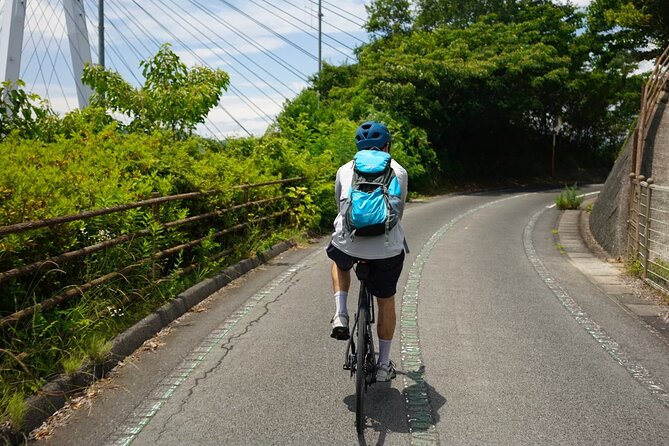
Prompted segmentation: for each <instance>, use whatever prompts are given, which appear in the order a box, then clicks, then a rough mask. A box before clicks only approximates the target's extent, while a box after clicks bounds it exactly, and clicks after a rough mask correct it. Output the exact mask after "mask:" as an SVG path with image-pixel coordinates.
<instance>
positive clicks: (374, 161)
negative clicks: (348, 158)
mask: <svg viewBox="0 0 669 446" xmlns="http://www.w3.org/2000/svg"><path fill="white" fill-rule="evenodd" d="M390 161H391V157H390V154H389V153H386V152H382V151H380V150H360V151H359V152H357V153H356V154H355V156H354V158H353V179H352V181H351V188H350V189H349V195H348V197H347V198H346V200H345V201H344V204H343V206H342V208H341V213H342V215H343V217H344V232H345V233H347V234H350V236H351V237H353V236H363V237H369V236H377V235H382V234H386V236H387V235H388V231H390V229H392V228H393V227H394V226H395V225H396V224H397V222H398V221H399V218H400V206H401V199H402V198H401V196H402V194H401V192H402V191H401V187H400V182H399V180H398V179H397V176H396V175H395V171H393V169H392V168H391V167H390Z"/></svg>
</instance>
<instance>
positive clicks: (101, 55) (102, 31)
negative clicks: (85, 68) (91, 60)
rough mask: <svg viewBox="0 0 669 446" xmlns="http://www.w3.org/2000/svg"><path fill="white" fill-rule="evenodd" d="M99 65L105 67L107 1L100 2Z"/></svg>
mask: <svg viewBox="0 0 669 446" xmlns="http://www.w3.org/2000/svg"><path fill="white" fill-rule="evenodd" d="M98 48H99V50H100V53H99V54H98V64H100V66H101V67H102V68H104V67H105V0H98Z"/></svg>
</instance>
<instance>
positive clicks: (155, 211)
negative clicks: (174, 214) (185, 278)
mask: <svg viewBox="0 0 669 446" xmlns="http://www.w3.org/2000/svg"><path fill="white" fill-rule="evenodd" d="M158 197H159V194H158V192H152V193H151V198H158ZM151 214H152V216H153V222H152V223H154V222H160V204H159V203H151ZM156 252H158V247H157V246H156V236H155V233H154V231H153V230H151V282H154V283H155V281H156V276H157V269H158V268H157V266H156Z"/></svg>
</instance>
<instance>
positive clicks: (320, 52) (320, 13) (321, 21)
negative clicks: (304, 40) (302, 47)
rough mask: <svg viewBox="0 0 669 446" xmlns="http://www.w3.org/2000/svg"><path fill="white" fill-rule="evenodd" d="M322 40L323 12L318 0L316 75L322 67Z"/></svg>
mask: <svg viewBox="0 0 669 446" xmlns="http://www.w3.org/2000/svg"><path fill="white" fill-rule="evenodd" d="M322 40H323V13H322V12H321V0H318V75H319V76H320V74H321V69H322V68H323V52H322Z"/></svg>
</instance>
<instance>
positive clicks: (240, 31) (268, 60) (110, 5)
mask: <svg viewBox="0 0 669 446" xmlns="http://www.w3.org/2000/svg"><path fill="white" fill-rule="evenodd" d="M9 1H11V0H0V23H2V17H1V15H2V14H3V12H2V11H4V6H5V4H6V3H7V2H9ZM82 1H83V4H84V8H85V10H86V16H87V32H88V34H89V36H90V37H89V38H90V44H91V58H92V60H93V62H97V61H98V60H99V59H98V30H97V25H98V22H97V15H98V9H97V8H98V0H82ZM366 3H367V4H369V3H370V0H323V1H322V5H323V10H322V12H323V15H324V17H323V19H324V23H323V35H324V37H323V42H324V44H323V46H322V54H323V59H324V60H325V61H327V62H329V63H332V64H341V63H346V62H347V61H354V56H353V52H352V49H353V48H355V47H356V46H358V45H360V44H361V42H364V41H367V40H368V36H367V34H366V32H365V31H364V30H363V29H362V24H363V22H364V21H365V19H366V11H365V4H366ZM572 3H573V4H575V5H578V6H587V5H588V4H589V3H590V0H575V1H572ZM317 5H318V1H316V0H272V1H267V0H243V1H242V0H105V47H106V51H105V61H106V66H107V67H108V68H112V69H114V70H115V71H118V72H119V73H120V74H121V75H122V76H123V77H124V78H125V79H126V80H128V81H130V82H131V83H133V84H134V85H136V86H137V85H139V84H140V83H141V82H143V78H142V76H141V69H140V67H139V61H140V60H142V59H146V58H147V57H149V56H152V55H153V54H155V52H156V50H157V48H158V46H159V45H160V44H162V43H165V42H169V43H171V44H172V49H173V50H174V51H175V52H176V53H177V54H178V55H179V56H180V57H181V59H182V61H183V62H184V63H186V64H187V65H189V66H192V65H196V64H197V65H203V64H206V65H208V66H211V67H215V68H221V69H223V70H225V71H226V72H228V74H229V75H230V78H231V85H230V88H229V90H228V91H227V92H226V93H225V94H224V95H223V98H222V100H221V104H220V105H221V107H216V108H214V109H213V110H212V111H211V112H210V114H209V116H208V119H207V122H206V125H204V126H200V128H198V131H199V132H200V133H202V134H204V135H207V136H215V137H218V138H225V137H228V136H245V135H247V134H248V133H252V134H256V135H260V134H262V133H263V132H264V131H265V129H266V128H267V126H268V124H269V122H271V120H272V118H273V117H274V116H275V115H276V114H277V113H278V112H279V111H280V110H281V108H282V106H283V104H284V103H285V101H286V100H288V99H291V98H293V97H295V95H296V94H297V93H298V92H299V91H300V90H302V89H303V88H304V87H305V86H306V85H307V80H306V79H307V78H308V77H309V76H312V75H313V74H315V73H316V72H317V70H318V62H317V55H318V41H317V38H316V37H317V27H318V21H317ZM25 22H26V23H25V33H24V37H23V53H22V60H21V78H22V79H23V80H24V81H25V82H26V83H27V88H28V90H30V91H32V92H35V93H38V94H39V95H41V96H43V97H45V98H48V99H49V101H50V103H51V106H52V107H53V108H54V110H56V111H58V112H61V113H62V112H67V111H69V110H71V109H73V108H76V107H78V104H77V100H76V91H75V87H74V81H73V73H72V69H71V68H70V51H69V46H68V41H67V30H66V26H65V16H64V13H63V10H62V0H27V12H26V20H25ZM268 53H269V54H271V55H268Z"/></svg>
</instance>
